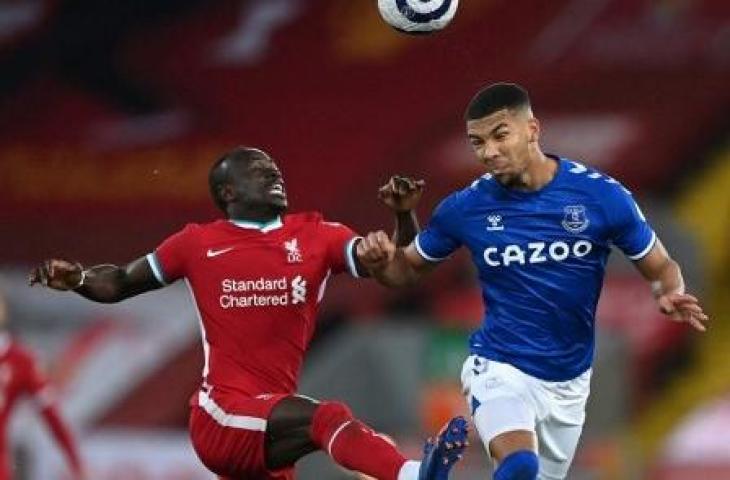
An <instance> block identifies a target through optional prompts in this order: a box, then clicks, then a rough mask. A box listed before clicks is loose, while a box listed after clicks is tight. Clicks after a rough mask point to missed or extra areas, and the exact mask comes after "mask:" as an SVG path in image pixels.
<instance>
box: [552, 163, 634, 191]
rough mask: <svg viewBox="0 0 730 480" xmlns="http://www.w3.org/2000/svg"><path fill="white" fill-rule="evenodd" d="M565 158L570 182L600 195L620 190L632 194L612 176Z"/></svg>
mask: <svg viewBox="0 0 730 480" xmlns="http://www.w3.org/2000/svg"><path fill="white" fill-rule="evenodd" d="M563 160H564V161H565V162H567V164H568V168H567V174H568V175H569V178H568V182H570V183H572V184H573V185H579V186H581V187H584V188H585V190H587V191H588V192H593V193H595V194H598V195H610V194H615V193H618V192H620V191H623V192H624V193H626V194H629V195H631V192H630V191H629V190H628V189H627V188H626V187H624V186H623V185H622V184H621V182H619V181H618V180H616V179H615V178H613V177H612V176H610V175H608V174H606V173H603V172H601V171H599V170H597V169H595V168H592V167H588V166H586V165H584V164H583V163H580V162H577V161H575V160H570V159H563Z"/></svg>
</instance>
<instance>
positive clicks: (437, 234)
mask: <svg viewBox="0 0 730 480" xmlns="http://www.w3.org/2000/svg"><path fill="white" fill-rule="evenodd" d="M465 116H466V118H465V120H466V127H467V134H468V137H469V140H470V142H471V145H472V147H473V149H474V152H475V153H476V156H477V157H478V159H479V161H480V162H482V163H483V164H484V166H485V167H486V170H487V173H486V174H485V175H484V176H483V177H481V178H479V179H478V180H476V181H475V182H474V183H473V184H472V185H471V186H469V187H468V188H465V189H463V190H460V191H457V192H454V193H453V194H451V195H449V196H448V197H446V198H445V199H444V200H443V201H442V202H441V203H440V204H439V205H438V207H437V208H436V209H435V211H434V212H433V215H432V217H431V220H430V222H429V224H428V226H427V227H426V228H425V229H424V230H423V231H422V232H420V233H419V234H418V236H417V237H416V239H415V240H414V241H413V242H412V243H411V244H410V245H409V246H408V247H405V248H396V247H395V245H394V244H393V242H392V241H391V239H390V238H389V237H388V235H387V234H385V233H384V232H374V233H371V234H369V235H368V236H367V237H365V238H364V239H363V240H362V241H361V242H360V244H359V245H358V255H359V257H360V258H361V259H365V261H364V263H365V264H366V265H365V266H366V268H368V270H369V271H370V274H371V275H372V276H373V277H375V278H376V279H377V280H378V281H379V282H380V283H382V284H384V285H387V286H405V285H409V284H412V283H413V282H415V281H417V280H418V279H419V278H420V277H422V276H423V275H424V274H426V273H427V272H429V271H430V270H432V269H433V268H434V267H435V266H436V265H438V264H439V262H441V261H443V260H445V259H446V258H448V257H449V256H450V255H451V254H452V253H453V252H454V251H455V250H456V249H458V248H459V247H462V246H464V247H466V248H468V249H469V251H470V253H471V257H472V260H473V262H474V264H475V266H476V267H477V270H478V274H479V281H480V283H481V287H482V292H483V298H484V301H485V302H486V304H487V305H488V309H487V313H486V318H485V319H484V322H483V324H482V326H481V328H479V330H477V331H476V332H474V333H473V334H472V335H471V337H470V341H469V347H470V353H471V355H470V356H469V357H468V358H467V360H466V362H465V363H464V368H463V370H462V383H463V387H464V393H465V395H466V397H467V401H468V403H469V406H470V408H471V411H472V416H473V420H474V423H475V425H476V429H477V431H478V432H479V435H480V437H481V439H482V441H483V442H484V445H485V447H486V448H487V451H488V453H489V454H490V455H491V457H492V459H493V460H494V462H495V466H496V470H495V473H494V478H495V480H533V479H536V478H540V479H546V480H553V479H563V478H565V477H566V475H567V473H568V469H569V467H570V463H571V461H572V459H573V454H574V452H575V449H576V446H577V444H578V439H579V437H580V433H581V430H582V428H583V423H584V419H585V405H586V400H587V398H588V392H589V387H590V377H591V363H592V360H593V353H594V343H595V342H594V330H595V310H596V304H597V303H598V297H599V295H600V290H601V286H602V284H603V277H604V272H605V266H606V260H607V258H608V255H609V252H610V251H611V246H616V247H617V248H618V249H620V250H621V251H622V252H623V253H624V254H625V255H626V256H628V257H629V258H630V259H631V260H632V261H633V262H634V265H635V266H636V268H637V269H638V270H639V272H640V273H641V274H642V275H643V276H644V278H646V280H647V281H648V282H650V283H651V287H652V290H653V292H654V295H655V297H656V301H657V304H658V308H659V309H660V310H661V311H662V312H663V313H665V314H666V315H668V316H669V317H671V319H673V320H676V321H679V322H686V323H688V324H690V325H691V326H692V327H694V328H696V329H697V330H700V331H704V330H705V325H704V324H705V322H707V320H708V317H707V315H705V313H704V312H703V310H702V307H701V306H700V305H699V303H698V300H697V299H696V298H695V297H693V296H692V295H689V294H687V293H685V287H684V281H683V280H682V273H681V270H680V267H679V265H678V264H677V263H676V262H675V261H674V260H672V258H671V257H670V256H669V254H668V253H667V251H666V249H665V248H664V246H663V245H662V243H661V242H660V241H659V239H658V238H657V236H656V234H655V233H654V231H653V230H652V228H651V227H650V226H649V224H648V223H647V221H646V219H645V218H644V216H643V214H642V213H641V210H640V209H639V207H638V206H637V205H636V203H635V201H634V199H633V197H632V196H631V193H630V192H629V191H628V190H627V189H626V188H624V187H623V186H622V185H621V184H620V183H619V182H617V181H616V180H614V179H613V178H611V177H609V176H608V175H606V174H604V173H601V172H598V171H596V170H594V169H592V168H589V167H586V166H584V165H582V164H581V163H578V162H576V161H573V160H569V159H566V158H562V157H559V156H556V155H551V154H546V153H543V152H542V150H541V148H540V144H539V140H540V123H539V122H538V120H537V119H536V118H535V117H534V115H533V112H532V108H531V106H530V100H529V97H528V94H527V92H526V91H525V90H524V89H523V88H522V87H520V86H518V85H515V84H509V83H498V84H494V85H490V86H488V87H486V88H484V89H482V90H481V91H479V92H478V93H477V95H476V96H475V97H474V98H473V99H472V101H471V103H470V104H469V106H468V108H467V111H466V115H465Z"/></svg>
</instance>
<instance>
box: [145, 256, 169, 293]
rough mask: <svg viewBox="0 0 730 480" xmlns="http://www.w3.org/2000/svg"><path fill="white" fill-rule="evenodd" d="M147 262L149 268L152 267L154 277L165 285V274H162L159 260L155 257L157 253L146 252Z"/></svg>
mask: <svg viewBox="0 0 730 480" xmlns="http://www.w3.org/2000/svg"><path fill="white" fill-rule="evenodd" d="M147 262H148V263H149V264H150V268H151V269H152V273H154V274H155V278H156V279H157V281H158V282H160V284H162V285H167V282H166V281H165V276H164V275H162V266H161V265H160V261H159V260H158V259H157V255H156V254H155V252H152V253H148V254H147Z"/></svg>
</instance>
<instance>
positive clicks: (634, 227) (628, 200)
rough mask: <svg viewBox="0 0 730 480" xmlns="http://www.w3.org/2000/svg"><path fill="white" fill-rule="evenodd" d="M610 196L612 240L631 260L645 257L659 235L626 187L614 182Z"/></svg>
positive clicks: (609, 210) (608, 211) (609, 209)
mask: <svg viewBox="0 0 730 480" xmlns="http://www.w3.org/2000/svg"><path fill="white" fill-rule="evenodd" d="M613 186H614V187H615V189H614V191H613V192H612V193H613V195H610V196H609V197H608V200H609V203H608V205H607V215H608V219H609V223H610V226H611V238H610V240H611V242H612V243H613V244H614V245H616V247H618V248H619V249H620V250H621V251H622V252H624V254H625V255H626V256H627V257H629V258H630V259H631V260H640V259H641V258H643V257H645V256H646V254H647V253H649V251H650V250H651V249H652V247H653V246H654V244H655V243H656V240H657V236H656V233H654V230H653V229H652V228H651V226H650V225H649V223H648V222H647V221H646V218H645V217H644V214H643V213H642V212H641V209H640V208H639V206H638V205H637V204H636V201H635V200H634V197H633V196H632V195H631V192H629V191H628V190H627V189H626V188H625V187H623V186H621V185H620V184H618V183H617V184H614V185H613Z"/></svg>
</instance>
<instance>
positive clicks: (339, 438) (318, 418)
mask: <svg viewBox="0 0 730 480" xmlns="http://www.w3.org/2000/svg"><path fill="white" fill-rule="evenodd" d="M311 431H312V440H313V441H314V442H315V443H316V444H317V445H318V446H319V447H320V448H321V449H322V450H324V451H325V452H327V453H328V454H329V455H330V457H332V459H333V460H334V461H335V462H337V464H339V465H342V466H343V467H345V468H347V469H349V470H354V471H356V472H360V473H364V474H366V475H370V476H371V477H375V478H377V479H379V480H397V479H398V473H399V472H400V469H401V467H402V466H403V464H404V463H405V462H406V459H405V457H403V455H401V453H400V452H399V451H398V450H397V449H396V448H395V447H394V446H393V445H392V444H391V443H390V442H388V441H387V440H386V439H385V438H383V437H382V436H380V435H378V434H377V433H376V432H374V431H373V430H372V429H370V428H369V427H368V426H366V425H365V424H363V423H362V422H360V421H359V420H356V419H355V418H353V416H352V412H351V411H350V409H349V408H347V406H346V405H344V404H342V403H336V402H323V403H322V404H320V406H319V407H317V411H316V412H315V413H314V418H313V419H312V430H311Z"/></svg>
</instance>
